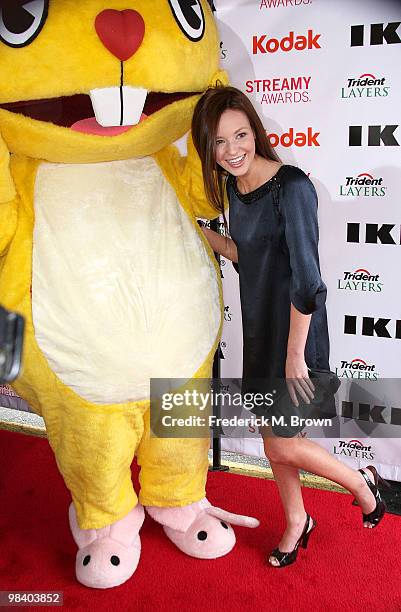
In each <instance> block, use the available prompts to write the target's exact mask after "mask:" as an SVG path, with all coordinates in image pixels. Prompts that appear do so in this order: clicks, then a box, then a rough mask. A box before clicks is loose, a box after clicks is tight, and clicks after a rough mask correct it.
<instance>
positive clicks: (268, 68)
mask: <svg viewBox="0 0 401 612" xmlns="http://www.w3.org/2000/svg"><path fill="white" fill-rule="evenodd" d="M214 6H215V16H216V19H217V21H218V26H219V29H220V34H221V63H222V66H223V67H224V68H225V69H226V70H227V71H228V73H229V75H230V78H231V83H232V84H233V85H235V86H237V87H239V88H240V89H242V90H243V91H244V92H246V93H247V94H248V95H249V97H250V99H251V100H252V101H253V103H254V104H255V107H256V108H257V110H258V112H259V113H260V116H261V118H262V120H263V122H264V125H265V128H266V131H267V133H268V134H269V135H270V138H271V142H272V144H273V145H274V146H276V147H277V152H278V154H279V156H280V157H281V159H282V161H283V162H285V163H289V164H293V165H296V166H300V167H301V168H302V169H303V170H304V171H305V172H306V173H308V174H309V176H310V178H311V180H312V181H313V183H314V185H315V187H316V190H317V192H318V196H319V222H320V255H321V267H322V275H323V278H324V280H325V282H326V284H327V287H328V302H327V307H328V316H329V331H330V340H331V368H332V369H333V370H336V371H337V373H338V375H339V376H340V377H342V379H343V381H344V382H345V384H343V385H342V387H341V392H340V395H339V398H338V404H339V406H338V410H339V414H340V415H343V416H342V417H341V419H340V423H341V428H340V431H339V432H338V436H337V437H336V438H333V437H330V438H329V437H325V438H323V437H322V438H319V440H318V441H319V443H321V444H322V445H324V446H325V447H326V448H327V449H328V450H329V451H331V452H332V453H334V454H336V456H338V457H339V458H340V459H342V460H344V461H346V462H347V463H349V464H350V465H358V466H359V465H366V464H367V463H372V462H374V463H375V464H376V465H377V466H378V467H379V468H380V471H381V473H382V474H383V476H385V477H387V478H391V479H394V480H399V481H401V375H400V374H401V372H400V370H401V283H400V269H401V246H400V243H401V235H400V228H401V181H400V179H401V155H400V144H401V129H400V127H399V123H400V100H401V84H400V80H401V79H400V64H401V44H400V43H401V25H400V22H401V2H400V1H399V0H380V2H379V1H378V0H214ZM222 272H223V276H224V280H223V282H224V294H225V326H224V331H223V339H222V343H221V356H222V357H224V358H223V359H222V360H221V370H222V376H223V377H240V376H241V371H242V363H241V353H242V339H241V312H240V303H239V293H238V276H237V274H236V272H235V271H234V270H233V267H232V265H231V264H230V262H227V261H224V260H223V261H222ZM369 380H378V381H379V382H380V385H379V387H378V388H377V390H375V389H372V388H371V387H368V388H365V389H364V388H363V386H362V385H363V384H364V383H365V381H369ZM1 393H2V396H1V397H2V399H1V401H0V404H2V405H5V406H11V407H18V408H20V409H28V406H27V405H26V404H25V402H24V401H23V400H21V399H19V398H17V397H15V396H14V394H13V392H12V391H11V389H9V388H4V387H3V388H0V394H1ZM345 417H353V419H352V420H350V418H348V419H347V418H345ZM249 433H250V434H251V433H254V432H249ZM323 433H324V435H325V436H328V435H330V433H331V432H330V430H328V431H324V432H322V435H323ZM306 435H310V434H309V433H308V432H307V433H306ZM223 448H225V449H228V450H235V451H239V452H243V453H245V454H249V455H256V456H263V447H262V444H261V440H260V439H258V438H243V437H242V438H231V439H228V438H226V439H224V440H223Z"/></svg>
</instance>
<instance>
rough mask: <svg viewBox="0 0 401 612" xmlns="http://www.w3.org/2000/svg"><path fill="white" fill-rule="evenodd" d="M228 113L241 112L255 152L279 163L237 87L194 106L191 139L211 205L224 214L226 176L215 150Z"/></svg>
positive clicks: (218, 90) (209, 93) (215, 90)
mask: <svg viewBox="0 0 401 612" xmlns="http://www.w3.org/2000/svg"><path fill="white" fill-rule="evenodd" d="M228 109H233V110H239V111H242V112H243V113H245V115H246V116H247V117H248V121H249V124H250V126H251V128H252V131H253V133H254V136H255V152H256V154H257V155H259V156H260V157H264V158H265V159H270V160H274V161H280V160H279V158H278V156H277V155H276V153H275V152H274V151H273V149H272V147H271V145H270V142H269V140H268V138H267V136H266V131H265V129H264V127H263V125H262V122H261V120H260V118H259V115H258V114H257V112H256V110H255V109H254V107H253V105H252V102H251V101H250V100H249V99H248V98H247V96H246V95H245V94H244V93H242V91H240V90H239V89H237V88H236V87H228V86H227V87H224V86H217V87H212V88H210V89H207V90H206V92H205V93H204V94H203V95H202V97H201V98H200V99H199V100H198V103H197V104H196V106H195V110H194V115H193V118H192V128H191V129H192V139H193V143H194V145H195V149H196V150H197V152H198V155H199V157H200V159H201V162H202V172H203V181H204V185H205V192H206V196H207V198H208V199H209V201H210V203H211V204H212V205H213V206H214V208H216V210H218V211H219V212H221V213H223V216H224V189H225V179H226V177H227V172H226V171H225V170H223V168H221V166H219V165H218V164H217V162H216V155H215V148H216V136H217V128H218V125H219V121H220V117H221V115H222V114H223V113H224V111H226V110H228Z"/></svg>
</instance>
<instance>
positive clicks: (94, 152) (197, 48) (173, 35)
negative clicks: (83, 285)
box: [0, 0, 226, 201]
mask: <svg viewBox="0 0 401 612" xmlns="http://www.w3.org/2000/svg"><path fill="white" fill-rule="evenodd" d="M0 80H1V84H2V85H1V89H0V181H1V180H3V178H4V180H3V189H6V188H7V185H8V181H9V176H7V175H6V167H7V162H8V153H9V152H11V153H15V154H19V155H25V156H28V157H31V158H35V159H41V160H47V161H51V162H66V163H67V162H71V163H89V162H97V161H111V160H117V159H125V158H129V157H142V156H144V155H150V154H152V153H155V152H157V151H159V150H160V149H162V148H163V147H165V146H166V145H168V144H170V143H172V142H174V141H175V140H176V139H177V138H179V137H181V136H182V135H183V134H184V133H185V132H186V131H187V130H188V129H189V126H190V120H191V115H192V111H193V107H194V105H195V103H196V101H197V99H198V97H199V94H201V93H202V92H203V91H204V90H205V89H206V88H207V87H208V86H209V85H213V84H215V83H216V82H217V81H221V82H225V81H226V78H225V75H224V73H221V72H219V68H218V35H217V31H216V27H215V24H214V19H213V15H212V12H211V9H210V7H209V5H208V3H207V1H206V0H83V1H82V2H77V1H76V0H0ZM3 201H4V197H3Z"/></svg>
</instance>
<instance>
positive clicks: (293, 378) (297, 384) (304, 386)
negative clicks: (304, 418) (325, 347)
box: [285, 353, 315, 407]
mask: <svg viewBox="0 0 401 612" xmlns="http://www.w3.org/2000/svg"><path fill="white" fill-rule="evenodd" d="M285 377H286V383H287V389H288V393H289V395H290V397H291V400H292V403H293V404H294V406H296V407H298V405H299V402H298V398H297V394H298V395H299V397H300V398H301V399H302V400H303V401H304V402H305V403H306V404H310V400H312V399H313V397H314V395H313V392H314V390H315V387H314V385H313V383H312V381H311V379H310V378H309V374H308V368H307V365H306V363H305V359H304V357H303V356H302V355H300V354H299V355H298V354H291V353H287V360H286V363H285Z"/></svg>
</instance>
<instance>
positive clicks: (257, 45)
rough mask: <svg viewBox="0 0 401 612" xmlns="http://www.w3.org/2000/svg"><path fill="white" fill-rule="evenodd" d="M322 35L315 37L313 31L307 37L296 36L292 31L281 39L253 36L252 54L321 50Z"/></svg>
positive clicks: (264, 35) (309, 31)
mask: <svg viewBox="0 0 401 612" xmlns="http://www.w3.org/2000/svg"><path fill="white" fill-rule="evenodd" d="M320 36H321V34H315V35H313V30H308V32H307V35H306V36H302V35H300V36H295V32H293V31H291V32H290V33H289V34H288V36H284V37H283V38H281V39H278V38H268V37H267V34H263V35H262V36H253V39H252V53H253V55H256V54H257V53H276V51H278V50H279V49H281V50H282V51H284V52H286V53H288V51H292V50H293V49H295V50H296V51H304V50H305V49H321V46H320V45H319V42H318V40H319V38H320Z"/></svg>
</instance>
